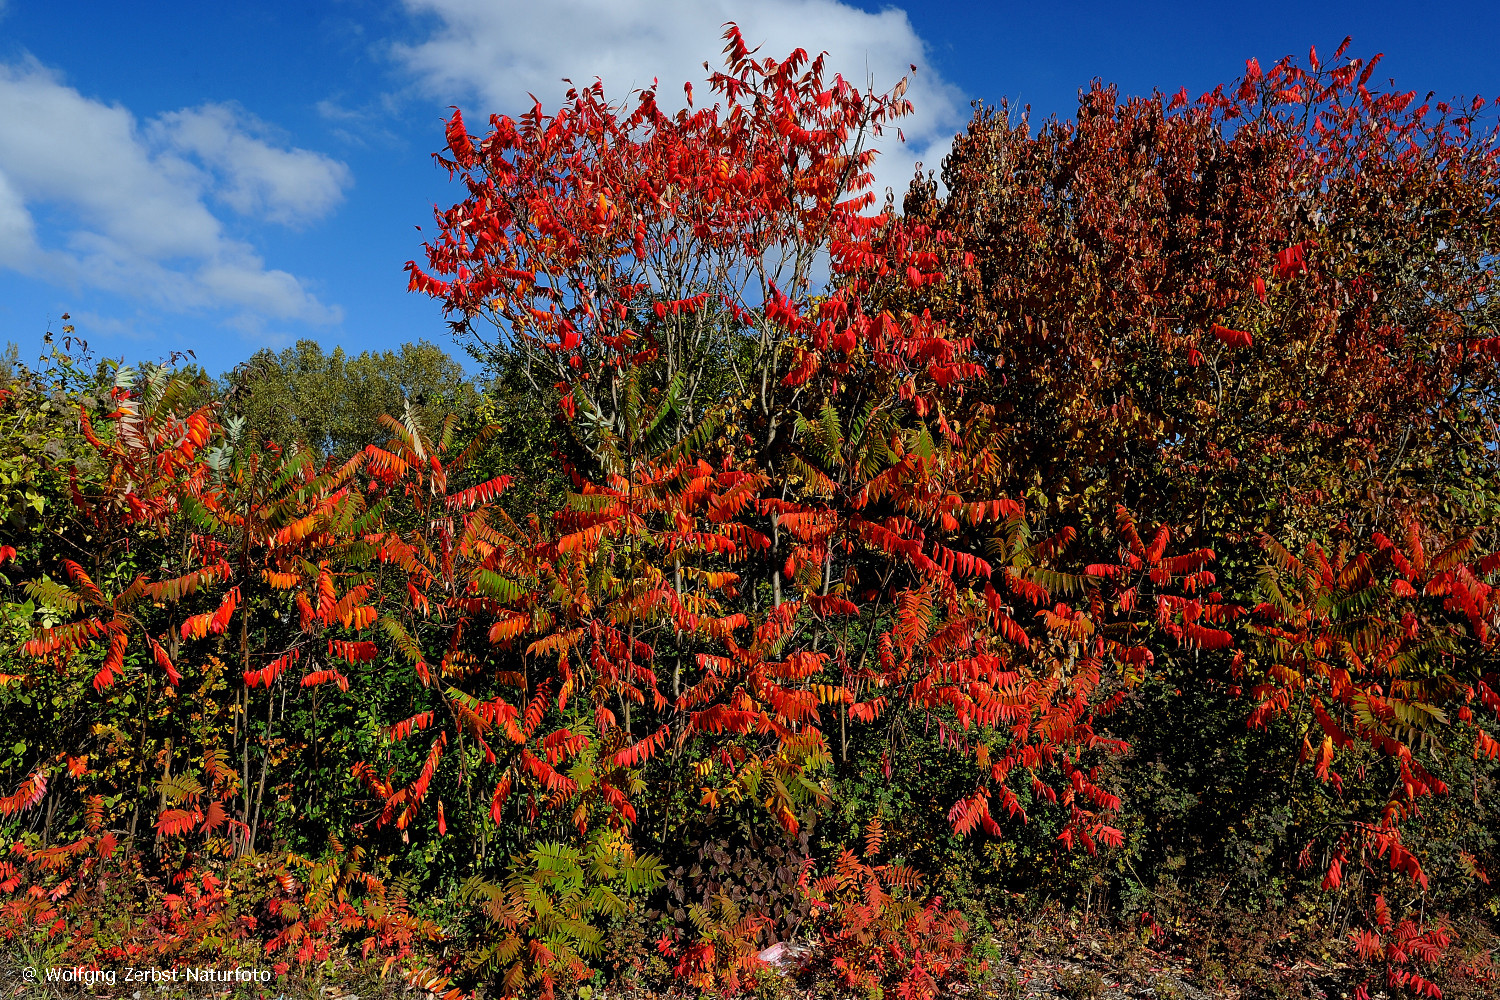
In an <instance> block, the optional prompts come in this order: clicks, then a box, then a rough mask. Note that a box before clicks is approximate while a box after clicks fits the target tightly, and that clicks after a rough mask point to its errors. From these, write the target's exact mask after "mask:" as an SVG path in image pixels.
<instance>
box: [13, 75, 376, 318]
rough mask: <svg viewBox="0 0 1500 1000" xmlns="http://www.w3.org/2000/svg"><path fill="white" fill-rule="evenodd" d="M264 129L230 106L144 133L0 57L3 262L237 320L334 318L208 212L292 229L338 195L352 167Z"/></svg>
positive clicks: (109, 108)
mask: <svg viewBox="0 0 1500 1000" xmlns="http://www.w3.org/2000/svg"><path fill="white" fill-rule="evenodd" d="M265 131H266V130H265V128H264V126H263V125H261V124H260V123H259V122H257V121H255V120H254V119H251V118H248V117H247V116H244V115H243V113H242V112H239V111H237V110H236V109H234V108H232V107H229V106H225V105H205V106H203V107H200V108H192V109H186V110H183V111H178V112H173V113H171V114H167V115H163V116H161V117H160V118H157V119H155V120H154V121H151V122H149V123H147V124H146V125H145V126H144V127H142V126H140V125H138V123H137V121H136V119H135V116H134V115H133V114H131V112H130V111H129V110H128V109H126V108H124V107H121V106H120V105H118V104H113V105H111V104H105V103H103V102H101V101H97V100H93V99H91V98H87V97H84V96H83V95H82V94H80V93H79V92H78V91H77V90H74V89H73V88H71V87H68V86H66V85H65V84H63V83H62V82H61V81H60V80H59V79H58V78H57V76H56V75H55V74H53V73H52V72H50V71H49V70H47V69H46V68H45V67H43V66H41V65H40V64H38V63H36V62H34V61H28V62H24V63H21V64H19V65H3V64H0V266H3V267H8V268H11V269H13V270H16V271H20V272H22V273H25V274H28V275H32V276H35V277H38V278H42V279H44V280H48V281H51V282H54V283H57V284H61V285H66V286H70V287H74V288H80V287H92V288H98V289H103V290H106V291H111V292H116V293H121V294H124V295H128V296H130V297H134V298H138V299H143V300H145V301H147V302H150V303H153V304H155V305H157V306H159V307H163V308H166V309H169V310H173V311H181V312H191V311H199V310H227V311H229V312H230V313H231V314H233V315H234V316H235V318H236V320H237V322H238V323H239V324H240V325H242V326H254V325H255V324H257V323H259V322H261V321H263V320H267V319H275V320H296V321H302V322H307V323H317V324H326V323H335V322H338V321H339V319H340V317H341V312H340V310H339V309H338V308H337V307H336V306H329V305H326V304H324V303H323V302H320V301H319V300H318V298H317V297H316V296H315V295H314V294H313V293H312V292H310V291H309V290H308V289H307V288H306V287H305V286H304V285H303V283H302V282H301V281H299V280H298V279H297V278H296V277H294V276H293V275H291V274H288V273H287V272H285V271H279V270H272V269H268V268H267V267H266V265H265V262H264V261H263V260H262V259H261V257H260V255H259V254H258V253H257V252H256V250H255V248H254V247H253V246H252V245H250V244H249V243H247V242H245V241H244V240H242V239H237V238H234V237H233V236H231V235H230V234H229V233H227V232H226V231H225V227H224V224H223V223H222V222H221V221H220V219H219V217H218V216H216V215H215V214H214V213H213V211H211V210H210V208H209V205H208V202H209V200H210V199H218V200H219V201H222V202H223V203H224V204H226V205H228V206H229V207H230V208H232V209H233V210H235V211H237V212H239V213H241V214H242V215H245V216H247V217H249V218H250V219H252V220H254V221H269V222H280V223H291V222H298V221H302V220H304V219H310V218H314V217H317V216H318V215H321V214H323V213H326V212H327V211H328V210H329V209H330V208H331V207H332V206H333V205H334V204H336V203H337V201H338V200H339V198H340V197H341V196H342V191H343V188H344V186H345V185H347V183H348V179H349V178H348V170H347V168H345V167H344V166H343V165H342V164H340V163H337V162H335V161H333V160H330V159H328V158H326V157H323V156H321V155H320V154H316V153H311V152H308V151H306V150H300V149H287V148H282V147H280V146H277V145H273V144H272V143H270V142H268V141H267V140H266V139H265V138H264V132H265ZM39 219H40V220H41V222H42V225H41V226H40V227H39V226H38V220H39ZM39 233H40V235H39Z"/></svg>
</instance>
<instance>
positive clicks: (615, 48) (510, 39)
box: [395, 0, 965, 200]
mask: <svg viewBox="0 0 1500 1000" xmlns="http://www.w3.org/2000/svg"><path fill="white" fill-rule="evenodd" d="M405 3H406V6H407V8H408V10H410V11H411V12H413V13H415V14H418V15H426V16H431V17H435V18H436V21H437V26H436V29H435V30H434V31H433V32H432V34H431V36H430V37H429V38H428V39H427V40H425V41H422V42H420V43H418V44H415V45H398V46H397V47H396V50H395V51H396V56H397V58H398V59H399V60H400V61H401V62H402V63H403V64H404V65H405V66H406V67H407V68H408V69H409V70H410V71H412V72H413V73H415V74H416V75H417V77H418V79H419V80H420V81H421V83H422V85H423V87H424V89H425V90H426V91H427V92H428V93H430V94H432V95H434V96H436V97H438V98H439V99H440V100H442V101H443V102H444V103H455V104H458V103H460V102H463V101H467V100H470V99H473V98H478V99H479V100H480V101H481V102H482V103H483V107H482V108H474V109H473V110H474V111H480V112H482V114H479V115H472V116H471V121H474V122H476V123H477V122H481V121H483V120H484V119H485V118H487V117H488V115H489V114H490V113H491V112H509V113H514V112H515V111H516V110H517V109H524V108H526V107H528V106H529V105H530V101H529V100H528V99H527V96H526V95H527V94H535V95H536V97H537V98H538V99H539V100H541V101H542V104H543V106H544V107H548V106H555V105H556V104H557V102H558V101H559V99H560V98H561V97H562V95H563V94H564V93H565V91H566V89H567V86H566V84H563V83H562V82H561V79H562V78H564V77H567V78H569V79H571V80H573V81H574V82H575V83H577V84H579V85H584V84H588V83H591V82H592V81H593V80H594V78H595V77H599V78H600V79H602V80H603V81H604V85H605V92H606V94H607V95H609V96H611V97H613V98H614V99H621V98H623V97H624V96H625V95H626V94H627V93H628V92H629V91H630V90H631V89H633V88H638V87H644V86H649V85H650V84H651V82H652V80H653V78H654V79H658V80H659V81H660V84H661V86H660V93H661V96H662V101H663V103H664V104H665V103H668V102H670V101H673V100H676V99H678V95H681V94H682V84H683V83H684V82H691V83H692V84H693V87H694V90H695V92H696V93H697V94H698V95H699V97H700V99H701V98H702V96H703V94H704V91H705V90H706V85H705V83H704V80H705V73H704V70H703V62H704V60H707V61H708V62H709V64H710V65H711V66H712V67H713V68H714V69H715V70H717V69H720V68H722V57H721V55H720V53H721V51H722V49H723V45H724V43H723V39H722V37H721V36H722V35H723V32H724V27H723V26H724V23H725V22H726V21H734V22H735V23H737V24H738V25H739V26H740V29H741V31H742V32H743V33H744V35H745V39H746V41H747V42H748V43H749V44H750V45H751V46H752V47H753V46H755V45H761V51H760V54H761V55H763V56H772V57H774V58H776V59H781V58H784V57H785V56H786V55H787V53H789V52H791V51H792V49H794V48H798V47H801V48H804V49H806V50H807V51H808V53H809V54H810V55H817V54H818V53H819V52H821V51H826V52H827V53H828V65H829V69H830V71H831V72H837V73H842V74H843V75H844V77H845V78H846V79H848V80H850V81H851V82H853V83H856V84H859V85H864V84H866V83H867V82H869V81H870V80H871V78H873V81H874V85H875V86H876V88H877V89H880V90H886V89H889V88H890V87H893V86H895V84H896V82H897V81H898V80H900V79H901V78H902V77H903V76H907V75H908V74H909V73H910V65H911V64H916V65H917V67H918V72H917V73H916V74H915V75H913V76H912V78H911V81H910V89H909V90H908V93H907V96H908V97H909V98H910V99H911V101H912V103H913V104H914V105H915V106H916V114H915V115H913V116H912V117H910V118H907V119H905V120H904V121H903V122H901V123H900V125H901V128H902V130H903V131H904V132H905V134H906V139H907V142H906V144H905V146H904V147H903V146H900V145H898V144H897V143H896V141H895V140H896V137H895V136H894V135H888V136H887V137H886V138H885V140H884V141H882V142H881V143H880V145H881V147H882V156H881V157H880V161H879V162H878V164H877V167H876V170H875V174H876V184H877V192H878V193H883V191H884V188H885V187H886V186H891V187H893V188H894V189H895V192H896V195H897V198H898V200H899V198H900V196H901V195H902V194H903V193H904V192H905V190H906V185H907V183H908V182H909V181H910V180H911V176H912V164H913V162H914V161H916V160H920V161H922V162H923V163H924V164H925V165H926V166H927V167H929V168H931V169H934V170H935V169H937V168H939V167H940V166H941V163H942V158H943V156H945V155H946V154H947V152H948V149H949V146H950V145H951V143H952V138H953V133H954V132H955V131H956V130H957V129H958V128H959V127H960V126H961V125H962V120H961V117H962V112H961V108H962V107H963V106H964V103H965V102H964V101H963V99H962V96H961V95H960V94H959V92H958V91H957V89H956V88H954V87H953V86H952V85H951V84H949V83H947V82H946V81H944V80H943V79H942V78H941V77H939V76H938V75H937V74H936V73H935V72H934V71H933V70H931V69H930V68H928V59H927V49H926V45H925V43H924V42H923V41H922V39H921V38H920V37H918V35H917V33H916V32H915V31H914V30H913V29H912V26H911V22H910V21H909V20H907V17H906V14H905V12H904V11H901V10H897V9H894V8H886V9H885V10H882V11H881V12H880V13H878V14H871V13H868V12H866V11H862V10H859V9H856V8H854V7H850V6H848V5H846V4H843V3H839V2H837V0H756V2H753V3H747V2H745V0H551V2H543V3H538V2H536V0H405Z"/></svg>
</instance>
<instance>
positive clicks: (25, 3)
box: [0, 0, 1500, 372]
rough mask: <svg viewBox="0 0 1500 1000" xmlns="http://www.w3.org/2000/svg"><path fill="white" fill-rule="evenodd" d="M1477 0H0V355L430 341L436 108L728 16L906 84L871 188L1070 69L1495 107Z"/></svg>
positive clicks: (209, 351)
mask: <svg viewBox="0 0 1500 1000" xmlns="http://www.w3.org/2000/svg"><path fill="white" fill-rule="evenodd" d="M1495 13H1496V7H1495V2H1494V0H1489V2H1449V3H1444V4H1442V5H1440V6H1437V5H1434V6H1433V7H1432V8H1430V10H1429V9H1427V8H1425V6H1424V8H1422V9H1420V10H1417V9H1416V7H1415V5H1410V4H1400V5H1398V4H1392V3H1380V2H1367V3H1359V4H1355V3H1323V4H1319V5H1313V6H1304V5H1303V4H1291V3H1274V2H1260V3H1254V4H1251V3H1236V4H1233V5H1228V4H1225V5H1216V4H1189V3H1151V4H1131V3H1114V4H1102V3H1059V2H1050V3H1029V4H1020V3H959V2H926V3H921V4H917V3H912V4H909V5H907V6H905V7H899V6H891V5H880V4H864V3H852V2H851V3H840V2H837V0H759V2H754V3H736V2H729V0H652V2H646V0H551V2H549V0H541V2H537V0H529V2H514V0H329V2H324V3H306V2H304V3H300V4H293V3H250V4H243V5H232V4H213V5H210V4H201V3H194V4H187V3H171V2H165V0H158V2H156V3H153V4H123V3H90V2H76V0H75V2H73V3H66V4H64V3H58V2H56V0H0V341H14V342H16V343H18V344H20V345H21V347H22V349H23V352H24V354H26V355H31V354H33V353H34V352H35V351H36V349H37V347H38V345H39V342H40V338H41V334H42V332H43V331H44V330H46V329H47V327H48V325H49V323H50V324H51V327H52V329H53V330H54V331H57V330H60V327H61V321H60V316H61V314H62V313H63V312H69V313H71V314H72V316H73V322H74V324H75V325H76V327H77V329H78V333H79V334H80V335H82V336H83V337H84V338H86V339H87V340H88V341H89V343H90V345H91V346H92V347H93V348H94V349H95V351H96V352H97V353H101V354H105V355H111V356H124V357H126V358H127V359H129V360H137V359H147V360H149V359H155V358H160V357H163V356H165V355H167V354H168V353H169V352H171V351H174V350H175V351H181V350H189V349H191V350H192V351H194V352H195V354H196V356H197V358H198V360H199V361H200V362H202V363H203V364H204V365H205V366H206V367H207V368H208V369H209V370H210V371H212V372H220V371H224V370H227V369H228V368H230V367H232V366H233V365H234V364H235V363H237V362H238V361H240V360H243V359H244V358H245V357H247V356H248V355H249V354H250V353H252V352H253V351H255V350H256V349H258V348H260V347H264V346H271V347H281V346H285V345H287V344H289V343H291V342H293V341H295V340H296V339H298V338H301V337H312V338H314V339H316V340H318V341H320V342H322V343H323V344H324V345H325V346H327V347H332V346H334V345H336V344H338V345H343V346H344V347H345V349H347V350H351V351H359V350H364V349H367V348H373V349H384V348H393V347H395V346H397V345H399V344H400V343H402V342H404V341H409V340H416V339H420V338H426V339H430V340H434V341H437V342H439V343H442V344H444V345H445V346H448V342H447V340H446V331H445V327H444V325H443V322H442V316H441V313H440V311H439V309H438V307H437V306H436V304H435V303H433V302H431V301H429V300H426V299H423V298H420V297H417V296H414V295H410V294H408V293H407V292H406V290H405V280H404V276H403V274H402V271H401V268H402V265H403V264H404V263H405V262H406V261H407V260H409V259H411V258H413V257H415V256H418V254H419V253H420V243H421V235H420V234H419V233H418V232H417V231H416V229H415V228H414V227H416V226H418V225H425V224H426V223H427V221H428V219H429V218H430V215H431V209H432V205H433V204H434V202H439V201H442V200H443V199H444V198H448V199H449V200H450V201H451V197H449V196H450V194H451V189H450V188H449V187H448V184H447V181H446V178H445V177H444V175H442V174H441V173H440V172H438V171H437V170H436V169H435V168H434V167H433V165H432V162H431V160H430V158H429V155H428V154H429V153H431V152H432V151H433V150H434V149H436V148H438V146H439V145H440V143H441V136H442V128H441V122H442V116H443V114H444V109H445V108H446V107H447V106H449V105H454V104H456V105H459V106H460V107H462V108H463V109H464V111H465V113H466V117H468V118H469V120H470V121H471V122H481V121H483V120H484V119H485V117H487V115H488V114H489V113H490V112H493V111H499V112H514V111H516V110H517V109H518V108H520V107H521V106H522V105H523V103H529V102H527V101H526V98H525V95H526V94H527V92H528V91H530V92H535V93H536V94H537V96H538V97H540V98H541V99H542V100H543V102H544V103H555V102H556V100H557V98H558V97H560V95H561V92H562V90H563V89H564V87H563V84H561V83H560V82H558V81H559V78H560V77H563V76H571V77H572V78H574V79H576V80H590V79H592V78H593V77H594V76H596V75H598V76H602V77H603V79H604V82H605V85H606V88H607V89H608V90H609V91H610V92H611V93H616V94H619V93H623V92H624V91H625V90H628V89H629V87H630V86H632V85H640V84H645V83H648V82H649V81H650V79H651V78H652V77H653V76H656V77H660V79H661V81H662V84H663V90H664V92H665V91H672V92H680V85H681V83H682V81H683V80H684V79H693V80H694V81H701V78H702V69H701V65H700V64H701V62H702V61H703V60H704V59H710V60H715V61H716V58H717V53H718V51H719V48H720V44H721V43H720V41H719V39H718V33H719V28H718V26H719V25H720V24H721V23H722V22H723V21H725V20H730V19H733V20H736V21H739V22H740V23H741V24H742V25H744V26H745V28H746V34H747V35H748V36H749V37H751V39H752V40H761V41H764V42H765V43H766V51H767V52H769V53H774V54H777V55H780V54H784V53H785V51H786V50H788V49H789V48H791V47H792V46H793V45H802V46H804V47H806V48H808V49H810V50H814V51H816V50H820V49H827V50H829V51H830V53H831V57H832V60H833V63H834V65H835V67H836V68H839V69H842V70H843V71H844V72H845V73H846V74H848V75H851V76H855V77H862V76H864V75H865V73H866V72H867V71H868V72H870V73H872V74H873V75H874V76H875V79H876V82H877V83H879V84H882V85H886V86H888V85H890V84H893V83H894V82H895V80H896V79H897V78H898V77H899V75H900V74H901V73H903V72H905V70H906V67H907V64H908V63H916V64H918V66H919V67H920V69H919V73H918V75H917V78H916V82H915V84H914V86H913V89H912V91H911V96H912V97H913V98H914V100H915V101H916V103H917V105H918V114H919V120H918V121H916V122H915V123H914V124H913V125H912V126H910V127H908V128H907V129H906V133H907V138H908V143H907V145H906V146H905V147H901V148H895V149H892V150H890V151H889V152H888V155H887V162H886V165H885V167H884V168H883V169H882V170H881V171H880V173H881V176H882V180H883V181H886V182H888V183H896V182H899V181H900V180H902V179H903V178H905V177H909V176H910V164H911V162H912V160H913V159H915V158H921V159H924V160H925V161H926V162H928V163H929V164H931V165H934V166H935V165H936V163H937V161H938V160H939V159H940V158H941V155H942V151H943V149H944V144H945V141H946V139H947V138H948V137H950V136H951V135H952V133H953V132H954V131H955V130H957V129H958V128H961V127H962V125H963V123H964V121H965V119H966V118H967V114H968V104H969V102H970V101H971V100H975V99H981V100H984V101H986V102H991V103H993V102H997V101H998V100H999V99H1000V98H1002V97H1008V98H1010V99H1011V101H1012V103H1023V104H1024V103H1029V104H1031V105H1032V106H1033V108H1034V109H1035V113H1037V114H1038V116H1040V115H1046V114H1052V113H1062V114H1067V113H1069V112H1070V111H1071V110H1072V107H1073V105H1074V102H1075V94H1076V92H1077V90H1078V88H1079V87H1081V86H1086V85H1087V83H1088V81H1089V80H1090V79H1092V78H1095V77H1099V78H1102V79H1104V80H1106V81H1113V82H1116V83H1118V84H1119V85H1120V86H1121V88H1122V89H1123V90H1124V91H1125V92H1127V93H1146V92H1149V91H1151V90H1152V89H1153V88H1159V89H1161V90H1164V91H1168V92H1172V91H1175V90H1177V88H1179V87H1182V86H1186V87H1187V88H1188V89H1189V91H1190V92H1192V93H1194V94H1197V93H1199V92H1201V91H1203V90H1205V89H1209V88H1211V87H1212V86H1213V85H1214V84H1216V83H1219V82H1227V81H1228V80H1230V79H1232V78H1233V77H1235V76H1237V75H1238V74H1239V73H1240V72H1241V71H1242V70H1243V68H1244V63H1245V60H1246V59H1247V58H1248V57H1251V56H1255V57H1257V58H1259V59H1260V61H1261V62H1262V64H1267V63H1269V62H1272V61H1274V60H1275V59H1277V58H1279V57H1280V56H1282V55H1285V54H1288V53H1297V54H1299V55H1304V56H1305V53H1306V52H1307V48H1308V46H1309V45H1310V44H1316V45H1317V46H1318V48H1319V51H1320V52H1325V53H1326V52H1331V51H1332V50H1333V49H1334V48H1335V47H1336V46H1337V45H1338V43H1339V42H1340V41H1341V40H1342V39H1343V38H1344V36H1345V35H1353V36H1354V44H1353V47H1352V49H1351V51H1352V52H1354V53H1357V54H1371V53H1375V52H1383V53H1385V60H1384V61H1383V62H1382V64H1381V73H1380V75H1381V77H1382V78H1385V77H1387V76H1389V77H1394V78H1395V80H1396V82H1397V84H1398V85H1400V86H1402V87H1404V88H1409V89H1416V90H1419V91H1421V92H1423V93H1425V92H1426V91H1428V90H1434V91H1436V92H1437V93H1438V95H1439V96H1448V95H1453V94H1463V95H1473V94H1476V93H1478V94H1483V95H1484V96H1485V97H1486V98H1494V97H1497V96H1500V60H1497V59H1496V57H1495V51H1496V50H1495V43H1494V28H1493V20H1494V15H1495Z"/></svg>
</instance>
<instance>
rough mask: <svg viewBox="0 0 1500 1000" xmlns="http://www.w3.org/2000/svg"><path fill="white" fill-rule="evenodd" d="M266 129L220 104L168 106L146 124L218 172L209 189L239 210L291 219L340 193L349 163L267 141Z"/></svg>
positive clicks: (327, 205)
mask: <svg viewBox="0 0 1500 1000" xmlns="http://www.w3.org/2000/svg"><path fill="white" fill-rule="evenodd" d="M269 131H270V130H269V129H268V128H267V127H266V126H265V124H264V123H262V122H261V121H259V120H258V119H256V118H254V117H253V116H250V115H247V114H245V112H244V111H242V110H240V109H238V108H235V107H232V106H230V105H226V104H205V105H204V106H202V107H199V108H188V109H185V110H182V111H173V112H171V113H170V114H165V115H162V116H160V117H159V118H157V119H156V120H155V121H153V122H152V123H151V126H150V129H149V130H148V132H149V134H150V135H151V137H152V138H153V139H155V140H157V142H158V143H159V144H160V146H161V147H162V148H164V149H169V150H172V151H174V152H177V153H181V154H185V155H189V156H195V157H196V158H197V159H198V160H199V161H200V162H201V163H203V165H204V166H206V167H208V168H210V169H212V170H213V171H215V172H216V173H218V174H219V176H220V177H221V178H222V184H221V187H220V188H219V189H217V190H216V191H215V194H216V195H217V197H219V198H220V199H221V200H223V201H224V202H225V203H226V204H228V205H229V206H230V207H231V208H233V209H234V210H235V211H236V212H239V213H240V214H242V215H253V216H261V217H264V218H265V219H267V220H269V221H271V222H279V223H284V224H290V225H295V224H298V223H305V222H310V221H313V220H315V219H317V218H318V217H320V216H322V215H325V214H327V212H328V210H329V209H331V208H332V207H333V206H334V205H336V204H338V202H339V200H340V199H342V198H343V193H344V188H345V187H347V186H348V184H349V168H348V167H346V166H344V165H343V164H342V163H339V162H338V161H337V160H333V159H330V158H329V157H326V156H324V155H323V154H321V153H314V152H311V151H309V150H306V149H279V148H277V147H276V146H272V145H270V144H269V143H268V142H266V141H265V139H264V138H262V136H264V135H266V134H267V133H268V132H269Z"/></svg>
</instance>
